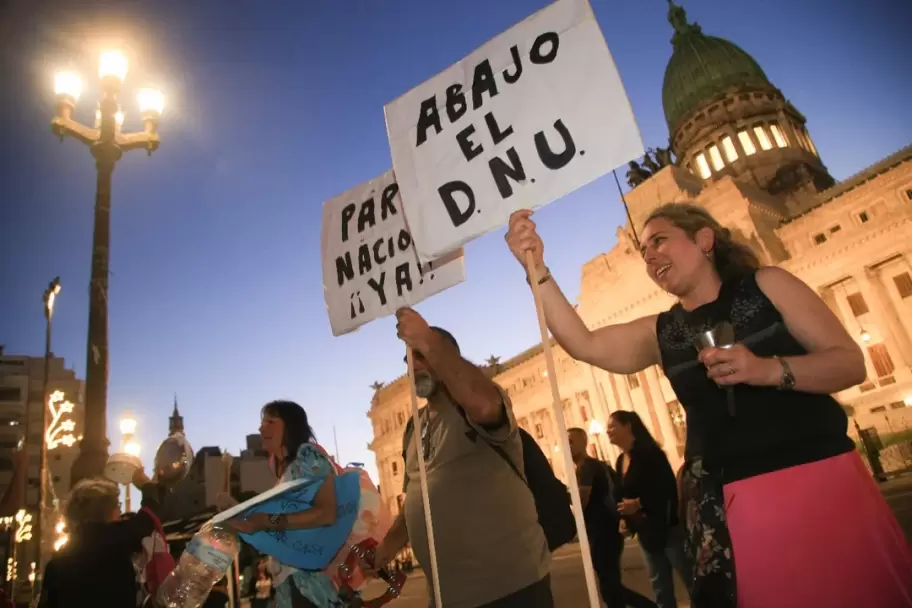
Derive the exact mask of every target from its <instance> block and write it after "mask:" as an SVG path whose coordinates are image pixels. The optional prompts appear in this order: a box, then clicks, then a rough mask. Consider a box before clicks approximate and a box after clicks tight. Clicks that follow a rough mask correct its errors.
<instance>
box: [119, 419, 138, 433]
mask: <svg viewBox="0 0 912 608" xmlns="http://www.w3.org/2000/svg"><path fill="white" fill-rule="evenodd" d="M120 432H121V433H122V434H123V435H132V434H134V433H135V432H136V420H135V419H134V418H132V417H130V416H126V417H124V418H121V419H120Z"/></svg>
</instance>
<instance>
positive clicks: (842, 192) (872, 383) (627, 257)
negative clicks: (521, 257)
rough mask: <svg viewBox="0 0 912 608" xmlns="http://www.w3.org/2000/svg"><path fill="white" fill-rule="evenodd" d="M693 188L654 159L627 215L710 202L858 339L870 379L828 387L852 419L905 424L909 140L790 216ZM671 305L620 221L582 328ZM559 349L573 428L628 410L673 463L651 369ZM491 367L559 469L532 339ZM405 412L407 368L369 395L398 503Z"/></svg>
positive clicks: (586, 290)
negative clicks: (633, 369)
mask: <svg viewBox="0 0 912 608" xmlns="http://www.w3.org/2000/svg"><path fill="white" fill-rule="evenodd" d="M699 186H700V184H699V181H698V180H697V178H696V176H694V175H692V174H690V173H688V172H687V171H686V170H683V169H681V168H679V167H667V168H665V169H663V170H662V172H660V173H659V174H657V175H655V176H654V177H653V178H651V179H650V180H648V181H647V182H645V183H644V184H642V185H640V186H639V187H638V188H636V189H635V190H634V191H633V192H631V193H630V194H629V195H628V197H627V201H628V204H629V205H630V207H631V214H632V216H633V217H634V221H636V220H637V218H642V217H645V215H646V214H648V211H649V210H650V209H651V208H653V207H655V206H657V205H658V204H660V203H661V202H668V201H680V200H692V201H696V202H697V203H699V204H701V205H703V206H704V207H706V208H707V209H708V210H709V211H711V212H712V213H713V214H714V215H716V217H717V218H719V219H720V221H722V222H723V223H724V224H725V225H726V226H728V227H729V228H731V229H732V231H733V232H734V233H735V234H736V235H738V236H739V238H741V239H744V240H745V241H747V242H749V243H751V244H752V245H753V246H754V248H755V250H756V251H757V252H758V253H759V254H760V256H761V258H762V259H763V260H764V262H766V263H770V264H778V265H780V266H782V267H783V268H786V269H787V270H789V271H790V272H792V273H794V274H796V275H797V276H798V277H800V278H801V279H802V280H804V281H805V282H806V283H807V284H808V285H810V286H811V287H812V288H814V289H815V290H817V292H818V293H820V295H821V296H822V297H823V298H824V301H826V302H827V303H828V304H829V305H830V307H831V308H832V310H833V311H834V312H835V313H836V314H837V316H838V317H839V318H840V319H841V320H842V322H843V323H844V324H845V326H846V327H847V329H848V330H849V333H851V334H852V335H853V336H855V337H856V338H857V339H858V342H859V345H861V346H862V349H863V350H864V352H865V358H866V361H867V365H868V374H869V375H868V381H867V382H865V383H864V384H862V385H861V386H858V387H855V388H851V389H849V390H846V391H843V392H842V393H839V394H838V395H836V397H837V399H839V401H840V402H841V403H843V404H844V405H845V406H846V407H847V409H848V411H849V412H850V413H851V414H853V415H854V416H855V418H856V420H857V421H858V423H859V424H860V425H861V426H862V427H863V428H865V427H871V426H873V427H876V428H877V429H878V430H879V432H880V433H881V434H887V433H892V432H896V431H899V430H903V429H908V428H910V427H912V407H910V406H912V146H910V147H908V148H905V149H903V150H901V151H900V152H898V153H897V154H895V155H893V156H891V157H889V158H887V159H885V160H884V161H883V162H881V163H878V164H876V165H874V166H873V167H871V168H870V169H867V170H865V171H863V172H862V173H860V174H858V175H857V176H854V177H852V178H850V179H848V180H845V181H844V182H842V183H840V184H837V185H836V186H835V187H833V188H831V189H830V190H827V191H824V192H823V193H821V194H820V195H818V197H817V200H818V203H819V204H818V205H817V206H816V207H815V208H813V209H811V210H810V211H808V212H807V213H805V214H804V215H801V216H799V217H797V218H795V219H793V220H791V221H787V222H786V221H785V217H784V216H782V215H781V214H778V213H777V212H776V211H775V209H774V208H773V207H771V206H770V205H769V202H768V200H767V199H769V198H771V195H769V194H768V193H765V192H763V191H761V190H759V189H756V188H751V187H749V186H745V185H743V184H739V183H737V182H735V181H734V180H733V179H732V178H730V177H724V178H722V179H720V180H717V181H715V182H713V183H710V184H708V185H705V186H704V187H703V188H702V189H699ZM694 189H698V190H697V191H696V192H694ZM673 302H674V300H673V299H672V298H671V297H670V296H668V295H667V294H665V293H664V292H662V291H661V290H660V289H659V288H658V287H656V286H655V285H654V284H653V283H652V282H651V281H650V279H649V278H648V277H647V276H646V272H645V270H644V267H643V262H642V259H641V258H640V256H639V253H638V252H637V248H636V247H635V245H634V241H633V239H632V237H631V236H630V230H629V226H626V227H624V228H622V229H619V231H618V244H617V245H616V246H615V247H614V248H613V249H612V250H611V251H609V252H607V253H604V254H601V255H599V256H597V257H595V258H594V259H592V260H590V261H589V262H587V263H586V264H585V265H584V266H583V268H582V285H581V292H580V298H579V312H580V314H581V316H582V317H583V319H584V321H585V322H586V324H587V325H588V326H589V327H591V328H596V327H601V326H603V325H610V324H615V323H624V322H627V321H631V320H633V319H635V318H637V317H641V316H645V315H650V314H655V313H657V312H660V311H662V310H666V309H667V308H669V307H670V306H671V305H672V304H673ZM554 356H555V362H556V366H557V377H558V383H559V386H560V394H561V398H562V404H561V410H562V412H563V415H564V419H565V421H566V424H567V426H568V427H569V426H579V427H583V428H587V429H588V428H589V427H590V425H592V421H593V420H596V421H597V424H596V425H593V430H598V429H599V424H601V425H602V426H604V425H605V423H606V422H607V417H608V415H609V414H610V413H611V412H613V411H615V410H617V409H625V410H633V411H636V412H637V413H638V414H639V415H640V417H641V418H642V419H643V421H644V422H645V423H646V425H647V426H648V427H649V429H650V431H651V432H652V433H653V434H654V435H655V437H656V438H657V439H658V440H659V441H660V443H662V445H663V446H664V447H665V450H666V452H667V453H668V456H669V458H670V460H671V461H672V464H673V465H675V466H677V465H678V464H679V463H680V462H681V455H682V454H683V448H684V429H685V420H684V415H683V412H682V410H681V407H680V405H679V404H678V402H677V399H676V398H675V395H674V391H673V390H671V386H670V385H669V383H668V381H667V379H666V378H665V377H664V375H663V374H662V371H661V369H660V368H658V367H652V368H649V369H647V370H644V371H642V372H639V373H637V374H631V375H629V376H621V375H617V374H609V373H607V372H605V371H603V370H600V369H594V368H592V367H591V366H589V365H587V364H584V363H581V362H578V361H574V360H573V359H571V358H570V357H568V356H567V355H566V353H564V352H563V350H562V349H561V348H560V347H559V346H557V345H555V346H554ZM487 369H489V370H490V371H491V373H492V374H493V375H494V378H495V381H496V382H497V383H498V384H500V385H501V386H502V387H504V389H506V391H507V393H508V394H509V395H510V398H511V399H512V401H513V407H514V412H515V414H516V417H517V419H518V421H519V423H520V425H521V426H522V427H523V428H525V429H526V430H527V431H529V433H531V434H532V436H533V437H535V438H536V439H537V440H538V442H539V445H540V446H541V447H542V449H543V450H544V451H545V453H546V454H548V455H553V461H554V462H553V464H554V468H555V472H556V473H557V475H558V476H559V477H560V478H562V479H563V478H564V472H563V466H562V461H561V460H560V459H559V454H558V447H557V446H558V445H559V440H558V437H557V434H556V430H555V429H556V424H555V422H554V419H553V415H552V411H551V392H550V389H549V386H548V378H547V372H546V370H545V360H544V356H543V355H542V353H541V347H535V348H532V349H529V350H528V351H526V352H524V353H521V354H520V355H517V356H516V357H514V358H512V359H510V360H508V361H505V362H504V363H496V364H493V365H489V366H488V368H487ZM423 405H424V404H423V403H422V404H421V406H422V407H423ZM410 408H411V405H410V398H409V389H408V382H407V378H405V377H400V378H398V379H397V380H395V381H394V382H392V383H390V384H388V385H387V386H384V387H383V388H380V389H379V390H378V391H377V392H376V393H375V395H374V398H373V402H372V404H371V409H370V411H369V413H368V416H369V418H370V420H371V422H372V424H373V431H374V440H373V441H372V442H371V444H370V449H371V450H373V451H374V453H375V454H376V457H377V469H378V471H379V474H380V479H379V483H380V488H381V491H382V494H383V498H384V500H385V501H386V502H387V504H388V505H389V507H390V508H391V509H392V510H393V512H394V513H395V512H398V509H399V499H398V497H399V494H400V493H401V490H402V482H403V477H402V472H403V463H402V454H401V451H402V432H403V430H404V428H405V424H406V422H407V420H408V418H409V417H410V415H411V412H410ZM605 439H606V438H605V437H604V435H598V436H595V437H593V447H594V450H595V453H597V454H600V455H602V456H604V457H606V458H607V459H613V458H614V457H615V456H616V455H617V452H616V451H615V449H614V448H613V446H609V445H608V444H607V441H606V440H605Z"/></svg>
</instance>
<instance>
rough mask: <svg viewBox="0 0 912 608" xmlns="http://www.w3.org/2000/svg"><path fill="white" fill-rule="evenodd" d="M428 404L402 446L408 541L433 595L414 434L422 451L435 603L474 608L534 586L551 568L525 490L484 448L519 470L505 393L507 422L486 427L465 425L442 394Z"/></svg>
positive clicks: (518, 446)
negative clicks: (435, 571) (431, 531)
mask: <svg viewBox="0 0 912 608" xmlns="http://www.w3.org/2000/svg"><path fill="white" fill-rule="evenodd" d="M501 393H503V391H501ZM431 401H432V403H431V404H429V405H428V407H425V408H424V409H423V410H422V412H421V421H422V424H421V426H420V427H419V428H417V429H416V430H415V431H414V435H413V437H412V439H411V440H410V441H409V442H408V446H407V448H406V464H405V468H406V472H407V473H408V478H407V479H408V486H407V492H406V498H405V505H404V510H405V522H406V526H407V527H408V533H409V540H410V542H411V545H412V549H413V550H414V552H415V556H416V557H417V558H418V562H419V563H420V564H421V567H422V568H423V570H424V572H425V574H426V578H427V581H428V593H429V595H430V597H431V598H433V589H432V584H433V580H432V577H431V560H430V551H429V550H428V541H427V528H426V526H425V518H424V503H423V501H422V496H421V481H420V479H419V473H418V456H417V453H416V451H415V442H414V437H415V436H417V437H418V439H419V443H420V444H421V445H422V446H424V445H425V444H426V443H427V445H428V447H429V449H428V452H429V454H428V457H427V458H426V459H425V465H426V467H427V483H428V495H429V497H430V504H431V521H432V523H433V525H434V541H435V548H436V550H437V567H438V571H439V576H440V591H441V599H442V600H443V604H444V606H445V607H446V608H477V607H478V606H481V605H484V604H486V603H489V602H493V601H494V600H497V599H500V598H502V597H505V596H507V595H510V594H511V593H514V592H516V591H519V590H520V589H523V588H525V587H528V586H529V585H532V584H533V583H536V582H538V581H540V580H541V579H542V578H544V577H545V576H546V575H547V574H548V571H549V569H550V567H551V554H550V552H549V551H548V544H547V541H546V540H545V534H544V531H543V530H542V528H541V526H540V525H539V523H538V514H537V512H536V510H535V501H534V499H533V497H532V493H531V491H530V490H529V488H528V486H527V485H526V484H525V482H524V481H523V480H522V479H520V477H519V476H518V475H516V473H515V472H514V471H513V470H512V469H511V468H510V466H509V465H508V464H507V463H506V462H504V459H503V458H502V457H501V456H500V455H499V454H497V453H496V452H495V451H494V450H493V449H492V448H491V446H490V445H488V443H491V444H495V445H498V446H500V447H501V448H502V449H503V450H504V452H506V454H507V455H508V456H510V458H511V459H512V460H513V462H514V463H515V464H516V467H517V469H519V470H520V471H522V470H523V457H522V440H521V438H520V436H519V433H518V432H517V429H516V419H515V418H514V416H513V412H512V407H511V405H510V402H509V400H508V398H507V396H506V394H504V404H505V406H506V411H507V423H506V424H504V425H503V426H502V427H500V428H497V429H494V430H486V429H485V428H484V427H482V426H480V425H478V424H475V423H473V422H472V421H471V420H469V423H468V424H466V420H465V419H464V418H463V417H462V415H461V414H460V412H459V410H458V409H457V408H456V407H455V406H454V405H453V404H452V402H451V401H450V399H449V396H448V395H447V394H446V392H445V391H443V390H440V391H438V392H437V394H435V395H434V396H433V397H432V398H431ZM428 420H430V426H429V429H430V430H429V433H427V432H425V430H424V428H425V425H427V424H428ZM425 437H427V439H425ZM473 437H474V440H473V439H472V438H473ZM422 449H424V448H422Z"/></svg>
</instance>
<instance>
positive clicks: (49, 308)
mask: <svg viewBox="0 0 912 608" xmlns="http://www.w3.org/2000/svg"><path fill="white" fill-rule="evenodd" d="M59 293H60V277H55V278H54V280H53V281H51V282H50V283H48V286H47V289H45V290H44V298H43V301H44V321H45V325H44V327H45V330H44V377H43V378H42V387H41V395H42V405H41V429H42V431H41V432H42V434H46V433H47V413H48V408H49V407H50V403H49V402H48V381H49V379H50V378H49V376H50V371H51V369H50V368H51V322H52V320H53V318H54V303H55V302H56V300H57V294H59ZM47 451H48V445H47V441H42V442H41V460H40V464H39V465H38V476H39V478H40V479H39V480H38V518H37V519H36V520H35V537H36V538H37V539H38V564H39V566H40V565H41V556H42V555H43V543H42V542H41V541H42V537H41V527H42V524H43V523H44V514H45V509H44V505H45V503H46V502H47V484H48V477H49V476H50V473H49V471H48V468H47Z"/></svg>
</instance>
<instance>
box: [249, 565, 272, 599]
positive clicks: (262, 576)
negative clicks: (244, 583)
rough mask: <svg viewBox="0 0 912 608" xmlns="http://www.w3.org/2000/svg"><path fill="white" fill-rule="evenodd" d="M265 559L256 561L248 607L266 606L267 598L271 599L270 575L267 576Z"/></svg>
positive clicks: (267, 570)
mask: <svg viewBox="0 0 912 608" xmlns="http://www.w3.org/2000/svg"><path fill="white" fill-rule="evenodd" d="M267 565H268V564H267V562H266V560H265V559H261V560H260V561H258V562H257V567H256V574H255V575H254V579H253V598H252V599H251V600H250V608H268V607H269V600H271V599H272V596H273V590H272V577H271V576H269V569H268V568H267Z"/></svg>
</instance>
